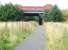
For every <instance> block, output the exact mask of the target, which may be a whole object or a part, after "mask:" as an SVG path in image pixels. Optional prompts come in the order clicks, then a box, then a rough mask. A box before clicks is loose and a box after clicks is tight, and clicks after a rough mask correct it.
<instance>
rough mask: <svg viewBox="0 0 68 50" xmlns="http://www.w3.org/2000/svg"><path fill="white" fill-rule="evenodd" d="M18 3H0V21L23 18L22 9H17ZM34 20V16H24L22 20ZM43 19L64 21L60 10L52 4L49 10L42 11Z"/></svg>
mask: <svg viewBox="0 0 68 50" xmlns="http://www.w3.org/2000/svg"><path fill="white" fill-rule="evenodd" d="M18 6H20V5H17V4H16V5H13V4H12V3H9V4H5V5H0V21H20V20H22V19H23V10H20V9H18V8H17V7H18ZM26 19H27V20H31V21H32V20H34V21H35V20H36V19H37V18H35V17H25V18H24V20H26ZM44 20H45V21H51V22H61V21H65V19H64V16H63V14H62V12H61V10H60V9H59V8H58V6H57V5H54V6H53V7H52V9H51V10H50V11H48V10H45V11H44Z"/></svg>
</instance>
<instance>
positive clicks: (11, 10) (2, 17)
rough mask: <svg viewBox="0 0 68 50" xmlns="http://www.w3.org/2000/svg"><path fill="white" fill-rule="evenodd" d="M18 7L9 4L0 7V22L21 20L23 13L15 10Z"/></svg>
mask: <svg viewBox="0 0 68 50" xmlns="http://www.w3.org/2000/svg"><path fill="white" fill-rule="evenodd" d="M17 6H18V5H13V4H11V3H9V4H5V5H1V6H0V21H14V20H15V21H17V20H20V19H21V15H22V14H23V11H21V10H19V9H17Z"/></svg>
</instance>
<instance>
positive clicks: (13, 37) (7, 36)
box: [0, 22, 37, 50]
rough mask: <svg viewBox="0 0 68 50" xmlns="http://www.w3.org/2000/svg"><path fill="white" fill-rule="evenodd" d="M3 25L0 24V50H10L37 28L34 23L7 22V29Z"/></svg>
mask: <svg viewBox="0 0 68 50" xmlns="http://www.w3.org/2000/svg"><path fill="white" fill-rule="evenodd" d="M4 24H5V23H3V22H2V23H0V50H11V49H12V48H13V47H15V46H16V45H17V44H18V43H20V42H21V41H23V40H24V39H26V38H27V36H28V35H30V34H31V33H32V31H33V30H34V29H35V28H36V27H37V24H35V22H23V25H22V22H20V23H19V22H14V23H13V22H8V23H7V25H8V26H7V28H5V26H4Z"/></svg>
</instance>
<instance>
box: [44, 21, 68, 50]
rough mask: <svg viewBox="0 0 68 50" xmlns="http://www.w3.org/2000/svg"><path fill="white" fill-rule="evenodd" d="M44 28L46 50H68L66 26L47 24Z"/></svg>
mask: <svg viewBox="0 0 68 50" xmlns="http://www.w3.org/2000/svg"><path fill="white" fill-rule="evenodd" d="M44 27H45V49H46V50H68V24H65V23H57V22H56V23H53V22H49V23H46V24H44Z"/></svg>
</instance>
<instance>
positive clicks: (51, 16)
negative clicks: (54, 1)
mask: <svg viewBox="0 0 68 50" xmlns="http://www.w3.org/2000/svg"><path fill="white" fill-rule="evenodd" d="M45 18H46V19H47V21H50V22H62V21H64V17H63V15H62V12H61V10H60V9H59V8H58V6H57V5H55V6H53V7H52V9H51V10H50V11H45Z"/></svg>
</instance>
